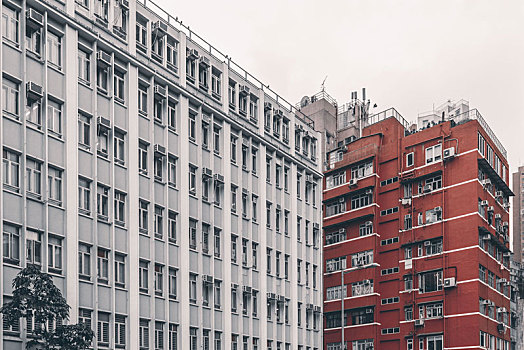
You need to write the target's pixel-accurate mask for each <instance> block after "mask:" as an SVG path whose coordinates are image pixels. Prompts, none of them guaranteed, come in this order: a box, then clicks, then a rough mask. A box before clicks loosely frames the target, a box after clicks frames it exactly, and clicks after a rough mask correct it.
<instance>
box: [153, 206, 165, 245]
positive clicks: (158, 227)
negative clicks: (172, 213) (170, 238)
mask: <svg viewBox="0 0 524 350" xmlns="http://www.w3.org/2000/svg"><path fill="white" fill-rule="evenodd" d="M155 238H158V239H164V208H162V207H159V206H158V205H155Z"/></svg>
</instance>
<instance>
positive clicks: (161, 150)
mask: <svg viewBox="0 0 524 350" xmlns="http://www.w3.org/2000/svg"><path fill="white" fill-rule="evenodd" d="M154 151H155V154H157V155H160V156H165V155H166V148H165V147H164V146H162V145H159V144H156V145H155V147H154Z"/></svg>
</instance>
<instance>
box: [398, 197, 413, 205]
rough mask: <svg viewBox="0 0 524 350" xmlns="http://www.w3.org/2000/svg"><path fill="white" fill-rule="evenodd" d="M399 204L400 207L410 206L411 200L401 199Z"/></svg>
mask: <svg viewBox="0 0 524 350" xmlns="http://www.w3.org/2000/svg"><path fill="white" fill-rule="evenodd" d="M400 202H401V203H402V205H411V198H402V199H401V200H400Z"/></svg>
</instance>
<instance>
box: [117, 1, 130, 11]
mask: <svg viewBox="0 0 524 350" xmlns="http://www.w3.org/2000/svg"><path fill="white" fill-rule="evenodd" d="M118 3H119V4H120V7H121V8H123V9H125V10H129V0H119V1H118Z"/></svg>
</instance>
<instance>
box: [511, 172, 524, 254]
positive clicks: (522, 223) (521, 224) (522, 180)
mask: <svg viewBox="0 0 524 350" xmlns="http://www.w3.org/2000/svg"><path fill="white" fill-rule="evenodd" d="M512 176H513V192H514V193H515V197H514V198H513V253H514V256H513V259H514V260H515V261H518V262H520V263H522V261H523V260H524V259H523V258H524V255H523V249H522V248H523V246H524V196H523V194H524V166H521V167H519V168H518V169H517V171H516V172H514V173H513V175H512Z"/></svg>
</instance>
